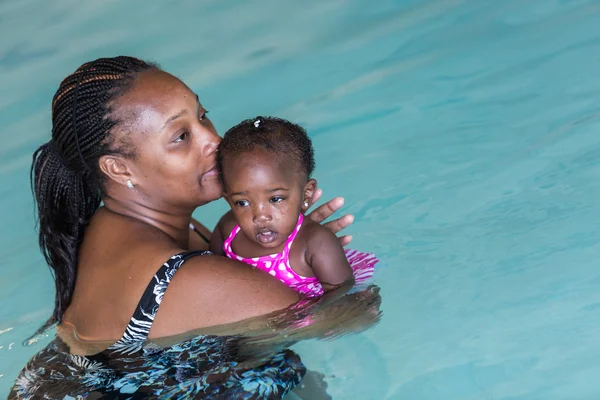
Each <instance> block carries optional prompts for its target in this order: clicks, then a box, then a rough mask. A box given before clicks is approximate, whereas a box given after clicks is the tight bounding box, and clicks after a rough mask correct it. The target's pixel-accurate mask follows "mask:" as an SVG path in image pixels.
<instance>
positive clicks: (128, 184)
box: [126, 179, 134, 190]
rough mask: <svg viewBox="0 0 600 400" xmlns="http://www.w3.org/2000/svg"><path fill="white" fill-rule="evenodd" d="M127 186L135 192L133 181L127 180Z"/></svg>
mask: <svg viewBox="0 0 600 400" xmlns="http://www.w3.org/2000/svg"><path fill="white" fill-rule="evenodd" d="M126 184H127V187H128V188H129V189H131V190H133V188H134V186H133V183H131V179H127V182H126Z"/></svg>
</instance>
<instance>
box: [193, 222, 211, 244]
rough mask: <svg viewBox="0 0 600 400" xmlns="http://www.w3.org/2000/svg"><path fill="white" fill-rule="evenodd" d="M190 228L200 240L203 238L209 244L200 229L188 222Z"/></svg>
mask: <svg viewBox="0 0 600 400" xmlns="http://www.w3.org/2000/svg"><path fill="white" fill-rule="evenodd" d="M190 229H191V230H193V231H194V232H196V233H197V234H198V236H200V237H201V238H202V240H204V241H205V242H206V243H208V244H210V240H209V239H208V238H207V237H206V236H204V235H203V234H202V232H200V230H198V228H196V226H195V225H194V224H193V223H191V222H190Z"/></svg>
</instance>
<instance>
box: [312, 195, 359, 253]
mask: <svg viewBox="0 0 600 400" xmlns="http://www.w3.org/2000/svg"><path fill="white" fill-rule="evenodd" d="M322 194H323V191H322V190H321V189H317V190H316V191H315V194H314V196H313V198H312V203H311V204H310V205H309V207H312V205H313V204H315V203H316V202H317V201H318V200H319V199H320V198H321V195H322ZM343 205H344V198H343V197H336V198H334V199H331V200H329V201H328V202H327V203H325V204H323V205H321V206H319V207H317V208H316V209H315V210H314V211H312V212H311V213H310V214H308V215H307V217H309V218H310V219H312V220H313V221H315V222H317V223H319V224H320V223H322V222H323V221H324V220H325V219H327V218H329V217H330V216H332V215H333V214H334V213H335V212H336V211H337V210H339V209H340V208H341V207H342V206H343ZM353 222H354V216H353V215H351V214H346V215H343V216H341V217H340V218H338V219H334V220H333V221H329V222H327V223H325V224H323V226H325V227H327V228H328V229H329V230H331V231H332V232H333V233H336V234H337V233H338V232H339V231H341V230H343V229H345V228H347V227H348V226H350V225H352V223H353ZM338 239H339V241H340V243H341V244H342V246H346V245H348V244H349V243H350V242H351V241H352V236H349V235H344V236H339V237H338Z"/></svg>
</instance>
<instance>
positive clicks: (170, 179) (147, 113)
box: [113, 71, 223, 212]
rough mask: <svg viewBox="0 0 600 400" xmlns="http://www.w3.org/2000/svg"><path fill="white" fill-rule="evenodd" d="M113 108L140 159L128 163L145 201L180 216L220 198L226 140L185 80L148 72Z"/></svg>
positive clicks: (122, 132)
mask: <svg viewBox="0 0 600 400" xmlns="http://www.w3.org/2000/svg"><path fill="white" fill-rule="evenodd" d="M113 110H114V116H115V117H116V119H117V120H118V121H119V124H118V126H117V127H116V128H115V131H116V132H115V133H116V134H117V135H118V136H117V138H119V137H120V138H121V139H122V141H123V142H124V143H131V144H132V145H133V147H134V151H135V155H136V157H135V158H134V159H133V160H126V161H125V163H126V165H127V168H128V171H129V173H130V174H131V181H132V183H133V184H134V185H135V188H136V190H137V191H139V192H140V193H141V195H142V199H143V200H142V201H144V202H147V203H151V206H152V207H156V209H158V210H161V211H162V210H165V211H167V212H168V210H170V209H173V210H175V212H177V210H181V209H186V208H195V207H198V206H200V205H202V204H206V203H208V202H210V201H213V200H216V199H218V198H220V197H221V195H222V193H223V188H222V184H221V182H220V180H219V176H218V172H217V168H216V150H217V146H218V144H219V142H220V141H221V138H220V137H219V135H218V134H217V132H216V131H215V127H214V126H213V124H212V122H210V120H209V119H208V118H207V116H206V109H205V108H204V107H203V106H202V105H201V104H200V103H199V101H198V96H197V95H196V94H195V93H194V92H192V91H191V90H190V89H189V88H188V87H187V86H186V85H185V84H183V82H181V81H180V80H179V79H177V78H175V77H174V76H172V75H170V74H167V73H166V72H162V71H148V72H143V73H141V74H140V75H139V76H138V77H137V78H136V80H135V82H134V83H133V85H132V87H131V89H130V90H128V91H127V92H126V93H125V94H123V95H122V96H120V97H119V98H118V99H117V100H116V102H115V105H114V108H113Z"/></svg>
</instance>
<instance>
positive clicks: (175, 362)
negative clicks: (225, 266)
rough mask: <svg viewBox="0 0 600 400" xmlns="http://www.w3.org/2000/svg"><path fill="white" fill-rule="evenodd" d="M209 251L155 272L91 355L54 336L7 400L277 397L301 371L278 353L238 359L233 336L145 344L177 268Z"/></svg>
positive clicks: (179, 257)
mask: <svg viewBox="0 0 600 400" xmlns="http://www.w3.org/2000/svg"><path fill="white" fill-rule="evenodd" d="M205 254H210V252H207V251H191V252H183V253H180V254H176V255H174V256H172V257H171V258H170V259H169V260H167V262H165V263H164V264H163V265H162V266H161V267H160V268H159V270H158V271H157V272H156V274H154V277H153V278H152V280H151V282H150V284H149V285H148V287H147V288H146V290H145V291H144V294H143V295H142V298H141V299H140V302H139V304H138V306H137V308H136V309H135V312H134V313H133V316H132V317H131V320H130V321H129V324H128V325H127V328H126V329H125V333H124V334H123V336H122V337H121V339H119V341H117V342H116V343H115V344H113V345H112V346H110V347H109V348H108V349H106V350H105V351H103V352H101V353H99V354H96V355H93V356H75V355H72V354H69V350H68V347H67V346H66V344H65V343H64V342H62V341H61V340H60V338H58V337H57V338H55V339H54V340H53V341H52V342H50V344H48V346H46V347H45V348H44V349H43V350H41V351H40V352H39V353H37V354H36V355H35V356H33V358H32V359H31V360H30V361H29V363H28V364H27V365H26V366H25V368H24V369H23V370H22V371H21V373H20V374H19V376H18V377H17V380H16V381H15V385H14V386H13V388H12V390H11V392H10V395H9V398H10V399H13V398H20V399H33V398H46V399H65V398H75V399H86V398H90V399H92V398H93V399H96V398H127V399H137V398H164V399H173V398H178V399H188V398H210V399H280V398H282V397H283V396H284V395H285V394H287V393H288V392H289V391H290V390H291V389H293V388H294V387H295V386H296V385H297V384H298V383H300V381H301V380H302V376H303V375H304V373H305V372H306V369H305V367H304V365H303V364H302V361H301V360H300V358H299V357H298V356H297V355H296V354H295V353H294V352H292V351H290V350H284V351H281V352H277V353H276V354H272V355H269V356H267V357H266V358H265V357H261V358H260V359H257V360H250V361H249V360H247V359H244V360H243V361H244V362H243V363H240V360H238V359H237V358H236V351H235V347H236V341H237V338H236V337H231V336H213V335H201V336H197V337H195V338H193V339H190V340H186V341H184V342H181V343H178V344H176V345H173V346H170V347H168V348H161V347H159V346H157V345H156V344H154V343H152V342H151V341H148V340H147V339H148V333H149V332H150V328H151V327H152V323H153V322H154V317H155V316H156V313H157V311H158V308H159V307H160V303H161V301H162V299H163V296H164V294H165V291H166V290H167V287H168V286H169V283H170V282H171V279H173V276H174V275H175V273H176V272H177V270H178V269H179V268H180V267H181V266H182V265H183V264H184V263H185V262H186V261H187V260H189V259H190V258H191V257H195V256H202V255H205Z"/></svg>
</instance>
